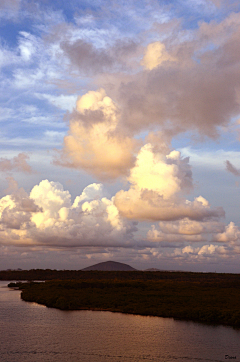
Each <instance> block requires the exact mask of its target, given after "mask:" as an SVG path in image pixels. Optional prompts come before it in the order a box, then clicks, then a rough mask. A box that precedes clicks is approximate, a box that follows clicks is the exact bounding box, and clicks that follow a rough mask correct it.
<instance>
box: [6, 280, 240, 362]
mask: <svg viewBox="0 0 240 362" xmlns="http://www.w3.org/2000/svg"><path fill="white" fill-rule="evenodd" d="M6 285H7V282H1V281H0V361H1V362H38V361H39V362H48V361H49V362H50V361H51V362H55V361H56V362H141V361H144V362H147V361H164V362H168V361H169V362H173V361H174V362H181V361H185V362H188V361H197V362H199V361H230V360H232V361H240V331H237V330H234V329H233V328H231V327H222V326H217V327H215V326H205V325H201V324H197V323H192V322H183V321H174V320H173V319H169V318H167V319H165V318H159V317H143V316H132V315H124V314H120V313H110V312H92V311H70V312H69V311H60V310H57V309H49V308H46V307H44V306H40V305H37V304H35V303H26V302H24V301H22V300H21V299H20V292H19V291H16V290H11V289H9V288H7V287H6ZM225 355H229V356H231V357H236V359H229V358H225Z"/></svg>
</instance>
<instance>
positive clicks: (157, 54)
mask: <svg viewBox="0 0 240 362" xmlns="http://www.w3.org/2000/svg"><path fill="white" fill-rule="evenodd" d="M176 60H177V59H176V58H174V57H172V56H171V55H170V54H168V53H167V51H166V47H165V45H164V44H163V43H161V42H159V41H157V42H154V43H150V44H148V46H147V49H146V51H145V55H144V57H143V60H142V61H141V65H143V66H144V67H145V68H146V69H148V70H152V69H154V68H156V67H158V66H159V65H161V64H162V63H163V62H173V61H176Z"/></svg>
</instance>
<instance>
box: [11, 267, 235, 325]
mask: <svg viewBox="0 0 240 362" xmlns="http://www.w3.org/2000/svg"><path fill="white" fill-rule="evenodd" d="M130 277H131V275H130V274H125V278H123V279H121V280H120V279H88V280H53V281H46V282H40V283H39V282H28V283H9V287H14V286H15V287H19V289H20V290H21V299H22V300H24V301H26V302H35V303H38V304H41V305H45V306H46V307H50V308H56V309H60V310H66V311H67V310H91V311H109V312H113V313H115V312H116V313H123V314H132V315H142V316H156V317H161V318H173V319H175V320H184V321H192V322H197V323H204V324H208V325H223V326H231V327H233V328H240V310H239V305H240V280H239V281H236V280H235V279H232V280H231V278H230V279H229V278H228V280H226V278H225V279H219V280H218V282H217V281H216V279H214V280H212V279H209V278H207V279H206V280H205V282H202V281H199V280H195V281H192V280H186V279H185V280H183V279H181V278H180V279H177V280H166V279H164V280H163V279H159V280H144V279H142V280H140V279H138V280H132V279H130Z"/></svg>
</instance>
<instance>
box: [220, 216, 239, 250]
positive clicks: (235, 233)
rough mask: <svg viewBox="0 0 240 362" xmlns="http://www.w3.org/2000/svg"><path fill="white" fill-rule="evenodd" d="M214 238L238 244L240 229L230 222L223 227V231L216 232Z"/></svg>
mask: <svg viewBox="0 0 240 362" xmlns="http://www.w3.org/2000/svg"><path fill="white" fill-rule="evenodd" d="M216 240H217V241H219V242H224V243H230V244H232V245H240V230H239V227H238V226H236V225H235V224H234V222H230V223H229V225H227V226H226V227H225V231H224V232H222V233H219V234H217V236H216Z"/></svg>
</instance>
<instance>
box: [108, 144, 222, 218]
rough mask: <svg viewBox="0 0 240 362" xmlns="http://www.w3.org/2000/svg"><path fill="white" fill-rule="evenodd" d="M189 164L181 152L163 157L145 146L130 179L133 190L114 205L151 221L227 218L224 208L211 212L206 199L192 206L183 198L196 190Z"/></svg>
mask: <svg viewBox="0 0 240 362" xmlns="http://www.w3.org/2000/svg"><path fill="white" fill-rule="evenodd" d="M188 162H189V159H188V158H185V159H182V158H181V155H180V152H179V151H172V152H170V153H169V154H167V155H163V154H161V153H159V152H157V153H154V148H153V146H152V145H151V144H146V145H145V146H143V147H142V148H141V150H140V152H139V154H138V156H137V160H136V164H135V166H134V167H133V168H132V169H131V171H130V176H129V177H128V181H129V182H130V184H131V186H130V188H129V190H128V191H123V190H121V191H119V192H117V193H116V195H115V199H114V203H115V205H116V206H117V208H118V210H119V212H120V214H121V215H122V216H124V217H126V218H129V219H136V220H148V221H150V220H152V221H157V220H159V221H160V220H165V221H167V220H179V219H183V218H189V219H191V220H198V221H202V220H205V219H211V218H219V217H222V216H224V211H223V209H222V208H215V209H211V208H210V206H209V204H208V202H207V200H205V199H204V198H203V197H202V196H199V197H197V198H195V200H194V201H192V202H191V201H188V200H186V199H184V198H183V192H188V191H190V190H191V189H192V187H193V186H192V173H191V167H190V165H189V163H188Z"/></svg>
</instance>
